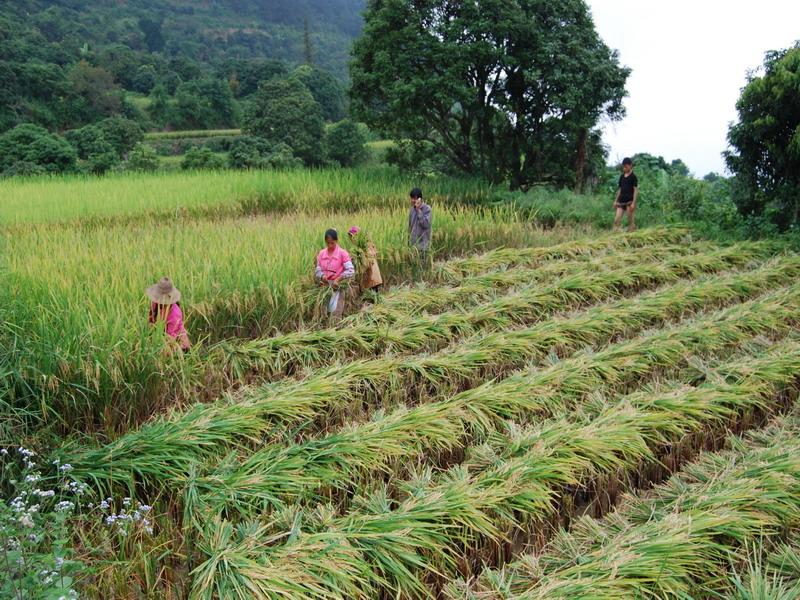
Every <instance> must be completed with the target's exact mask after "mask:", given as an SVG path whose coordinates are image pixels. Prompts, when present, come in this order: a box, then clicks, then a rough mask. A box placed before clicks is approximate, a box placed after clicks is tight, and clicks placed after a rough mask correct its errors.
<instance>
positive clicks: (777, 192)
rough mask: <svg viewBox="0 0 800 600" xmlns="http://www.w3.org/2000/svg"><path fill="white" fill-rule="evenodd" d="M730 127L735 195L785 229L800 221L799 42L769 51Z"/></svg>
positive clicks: (745, 208)
mask: <svg viewBox="0 0 800 600" xmlns="http://www.w3.org/2000/svg"><path fill="white" fill-rule="evenodd" d="M736 109H737V111H738V113H739V122H738V123H736V124H735V125H732V126H731V128H730V130H729V131H728V141H729V143H730V145H731V148H732V149H731V151H729V152H727V153H726V154H725V159H726V162H727V165H728V169H730V171H731V172H732V173H734V174H735V175H736V186H735V191H736V193H735V194H734V199H735V200H736V203H737V205H738V208H739V211H740V212H741V213H742V214H745V215H764V216H767V217H769V218H770V219H771V220H772V221H773V222H774V223H775V224H776V225H778V227H779V228H781V229H786V228H788V227H790V226H792V225H797V224H800V42H798V43H797V44H796V45H795V46H794V47H792V48H789V49H787V50H781V51H776V52H769V53H767V55H766V59H765V61H764V68H763V70H762V71H761V72H760V73H758V74H755V73H754V74H752V75H751V76H750V77H749V79H748V82H747V85H746V86H745V87H744V89H743V90H742V95H741V97H740V98H739V101H738V102H737V104H736Z"/></svg>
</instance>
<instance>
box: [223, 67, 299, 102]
mask: <svg viewBox="0 0 800 600" xmlns="http://www.w3.org/2000/svg"><path fill="white" fill-rule="evenodd" d="M288 73H289V71H288V69H287V68H286V64H284V63H282V62H280V61H277V60H271V59H262V58H251V59H231V60H227V61H225V63H224V64H223V65H222V67H221V68H220V69H219V74H220V76H222V77H224V78H225V79H226V80H227V81H228V83H229V85H230V87H231V90H232V91H233V94H234V96H236V97H237V98H242V97H246V96H249V95H251V94H254V93H255V92H256V91H258V86H259V85H261V84H262V83H264V82H265V81H269V80H270V79H274V78H276V77H284V76H286V75H287V74H288Z"/></svg>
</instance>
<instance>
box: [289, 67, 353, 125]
mask: <svg viewBox="0 0 800 600" xmlns="http://www.w3.org/2000/svg"><path fill="white" fill-rule="evenodd" d="M291 78H292V79H296V80H297V81H299V82H300V83H302V84H303V85H305V86H306V87H307V88H308V89H309V91H310V92H311V95H312V96H314V100H316V101H317V102H318V103H319V105H320V107H322V116H323V118H324V119H325V120H326V121H331V122H336V121H340V120H342V119H344V117H345V116H346V115H347V104H346V101H345V94H344V89H343V88H342V84H341V83H339V81H338V80H337V79H336V78H335V77H334V76H333V75H331V74H330V73H326V72H325V71H323V70H321V69H318V68H316V67H312V66H310V65H302V66H300V67H297V69H295V70H294V72H292V74H291Z"/></svg>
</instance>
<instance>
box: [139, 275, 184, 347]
mask: <svg viewBox="0 0 800 600" xmlns="http://www.w3.org/2000/svg"><path fill="white" fill-rule="evenodd" d="M146 292H147V296H148V298H150V317H149V319H148V321H149V322H150V324H151V325H155V324H156V323H157V322H159V321H162V322H163V323H164V327H165V331H166V332H167V335H168V336H169V337H171V338H172V339H174V340H175V341H176V342H177V344H178V345H179V346H180V347H181V350H183V351H184V352H187V351H188V350H189V349H190V348H191V347H192V344H191V342H190V341H189V334H188V333H187V332H186V327H184V325H183V312H182V311H181V305H180V299H181V292H180V290H179V289H178V288H176V287H175V286H174V285H172V281H170V279H169V278H168V277H163V278H161V280H159V282H158V283H156V284H154V285H151V286H150V287H149V288H147V290H146Z"/></svg>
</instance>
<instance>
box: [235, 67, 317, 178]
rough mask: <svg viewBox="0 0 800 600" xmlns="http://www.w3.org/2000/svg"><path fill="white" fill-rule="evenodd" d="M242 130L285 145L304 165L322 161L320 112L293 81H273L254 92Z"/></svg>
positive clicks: (304, 88)
mask: <svg viewBox="0 0 800 600" xmlns="http://www.w3.org/2000/svg"><path fill="white" fill-rule="evenodd" d="M243 125H244V131H245V132H246V133H250V134H252V135H255V136H258V137H261V138H264V139H265V140H267V141H268V142H271V143H272V144H278V143H283V144H286V145H288V146H289V147H290V148H291V149H292V152H293V153H294V155H295V156H296V157H298V158H300V159H302V160H303V162H305V163H306V164H307V165H316V164H320V163H321V162H322V160H323V158H324V150H323V146H322V141H323V139H324V135H325V123H324V121H323V119H322V109H321V108H320V106H319V104H318V103H317V101H316V100H314V96H312V95H311V92H309V91H308V88H307V87H305V86H304V85H303V84H302V83H300V82H299V81H297V80H295V79H273V80H271V81H268V82H266V83H265V84H264V85H262V86H261V88H260V89H259V90H258V92H256V94H255V95H254V97H253V100H252V102H251V103H250V104H249V106H248V109H247V111H246V112H245V115H244V119H243Z"/></svg>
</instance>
